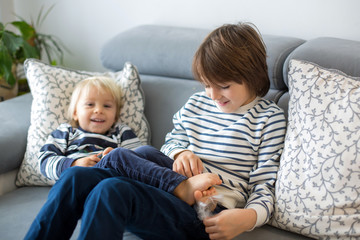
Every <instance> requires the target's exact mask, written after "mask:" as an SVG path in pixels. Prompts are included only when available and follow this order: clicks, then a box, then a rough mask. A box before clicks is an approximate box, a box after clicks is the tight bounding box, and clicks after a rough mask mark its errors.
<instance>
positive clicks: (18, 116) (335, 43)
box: [0, 25, 360, 240]
mask: <svg viewBox="0 0 360 240" xmlns="http://www.w3.org/2000/svg"><path fill="white" fill-rule="evenodd" d="M208 32H209V30H208V29H195V28H180V27H168V26H154V25H145V26H139V27H136V28H133V29H130V30H128V31H125V32H122V33H120V34H118V35H117V36H115V37H114V38H112V39H111V40H109V41H108V42H107V43H106V44H105V46H104V47H103V49H102V52H101V61H102V63H103V65H104V67H106V68H107V69H109V70H111V71H119V70H121V69H122V67H123V66H124V63H125V62H126V61H130V62H131V63H133V64H134V65H135V66H137V68H138V70H139V72H140V76H141V81H142V88H143V90H144V93H145V100H146V104H145V115H146V117H147V120H148V121H149V123H150V127H151V143H152V145H154V146H155V147H157V148H160V146H161V145H162V143H163V141H164V136H165V134H166V133H167V132H168V131H170V130H171V128H172V122H171V119H172V116H173V114H174V113H175V112H176V111H177V110H178V109H179V108H180V107H181V106H182V105H183V104H184V103H185V101H186V100H187V98H188V97H189V96H190V95H191V94H192V93H194V92H196V91H201V90H202V89H203V88H202V86H201V85H200V84H199V83H198V82H196V81H194V80H193V76H192V74H191V61H192V56H193V54H194V52H195V51H196V49H197V47H198V46H199V45H200V43H201V41H202V40H203V38H204V37H205V36H206V35H207V33H208ZM263 37H264V40H265V44H266V45H267V50H268V65H269V76H270V79H271V89H270V91H269V93H268V94H267V96H266V98H269V99H272V100H274V101H275V102H276V103H277V104H278V105H279V106H280V107H281V108H283V109H284V110H285V112H286V113H287V108H288V101H289V93H288V88H287V85H286V81H287V70H288V62H289V60H290V59H292V58H296V59H303V60H308V61H311V62H314V63H317V64H319V65H320V66H324V67H327V68H334V69H339V70H341V71H343V72H345V73H347V74H349V75H352V76H360V60H359V56H360V47H359V46H360V42H355V41H348V40H342V39H335V38H317V39H313V40H308V41H305V40H303V39H298V38H293V37H283V36H273V35H264V36H263ZM354 49H355V51H354ZM31 101H32V96H31V94H27V95H24V96H20V97H17V98H14V99H11V100H8V101H5V102H1V103H0V113H1V115H0V122H1V124H0V152H1V157H0V239H2V240H6V239H9V240H10V239H11V240H14V239H22V238H23V237H24V235H25V233H26V231H27V229H28V228H29V226H30V224H31V222H32V220H33V219H34V217H35V215H36V214H37V213H38V211H39V209H40V208H41V206H42V204H43V203H44V202H45V200H46V197H47V194H48V191H49V189H50V187H31V186H29V187H20V188H19V187H16V186H15V178H16V173H17V171H18V169H19V166H20V164H21V162H22V159H23V155H24V152H25V148H26V141H27V140H26V137H27V129H28V127H29V124H30V108H31ZM77 231H78V229H77V230H76V232H77ZM76 232H75V234H74V236H73V238H75V237H76V234H77V233H76ZM59 234H61V233H59ZM126 237H127V238H135V237H134V236H131V235H127V236H126ZM264 238H267V239H306V238H307V237H305V236H302V235H298V234H295V233H292V232H289V231H285V230H280V229H278V228H275V227H272V226H270V225H265V226H263V227H261V228H257V229H255V230H254V231H252V232H247V233H244V234H242V235H240V236H238V237H237V238H236V239H264Z"/></svg>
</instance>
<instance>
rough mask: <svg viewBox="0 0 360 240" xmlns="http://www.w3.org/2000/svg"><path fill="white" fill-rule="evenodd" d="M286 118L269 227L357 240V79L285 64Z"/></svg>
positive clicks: (293, 62) (359, 213)
mask: <svg viewBox="0 0 360 240" xmlns="http://www.w3.org/2000/svg"><path fill="white" fill-rule="evenodd" d="M288 79H289V94H290V102H289V112H288V114H289V116H288V128H287V134H286V138H285V146H284V152H283V154H282V156H281V161H280V168H279V173H278V180H277V183H276V204H275V213H274V218H273V221H272V223H273V225H275V226H277V227H280V228H283V229H286V230H290V231H294V232H297V233H300V234H303V235H308V236H312V237H316V238H326V237H330V236H339V237H340V238H342V239H344V238H350V237H354V236H357V237H359V236H360V222H359V219H360V181H359V173H360V154H359V146H360V125H359V122H360V78H359V77H357V78H355V77H350V76H348V75H346V74H344V73H342V72H340V71H338V70H329V69H326V68H323V67H320V66H319V65H316V64H313V63H310V62H306V61H299V60H291V61H290V64H289V74H288Z"/></svg>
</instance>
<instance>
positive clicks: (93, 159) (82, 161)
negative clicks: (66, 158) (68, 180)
mask: <svg viewBox="0 0 360 240" xmlns="http://www.w3.org/2000/svg"><path fill="white" fill-rule="evenodd" d="M100 160H101V159H100V158H99V154H95V155H91V156H88V157H83V158H79V159H76V160H75V161H74V162H73V163H72V164H71V166H72V167H74V166H79V167H93V166H94V165H95V164H96V163H98V162H99V161H100Z"/></svg>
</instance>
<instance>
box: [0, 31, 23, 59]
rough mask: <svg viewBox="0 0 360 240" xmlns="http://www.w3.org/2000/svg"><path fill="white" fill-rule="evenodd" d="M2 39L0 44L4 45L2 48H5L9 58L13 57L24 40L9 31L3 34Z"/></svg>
mask: <svg viewBox="0 0 360 240" xmlns="http://www.w3.org/2000/svg"><path fill="white" fill-rule="evenodd" d="M2 38H3V41H2V42H3V44H4V47H5V48H7V50H8V53H9V54H10V55H11V56H15V54H16V52H17V51H18V50H19V49H20V47H21V45H22V43H23V41H24V40H23V39H22V38H21V37H20V36H17V35H15V34H14V33H12V32H9V31H5V32H3V36H2Z"/></svg>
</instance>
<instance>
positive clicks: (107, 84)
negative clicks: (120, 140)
mask: <svg viewBox="0 0 360 240" xmlns="http://www.w3.org/2000/svg"><path fill="white" fill-rule="evenodd" d="M91 87H95V88H97V89H98V90H103V91H106V92H108V93H109V94H111V96H112V97H113V98H114V100H115V103H116V116H115V122H117V121H118V120H119V117H120V110H121V107H122V105H123V102H122V91H121V88H120V86H119V85H118V84H117V83H116V82H115V80H114V79H112V78H109V77H104V76H94V77H89V78H85V79H83V80H81V81H80V82H79V83H78V84H77V85H76V86H75V89H74V91H73V93H72V95H71V101H70V105H69V108H68V112H67V117H68V119H69V120H70V121H71V125H73V126H74V127H78V126H79V125H78V122H77V121H75V120H74V118H73V116H74V113H75V110H76V104H77V102H78V101H79V97H80V95H81V93H82V92H84V91H86V92H88V91H89V90H90V88H91Z"/></svg>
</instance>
